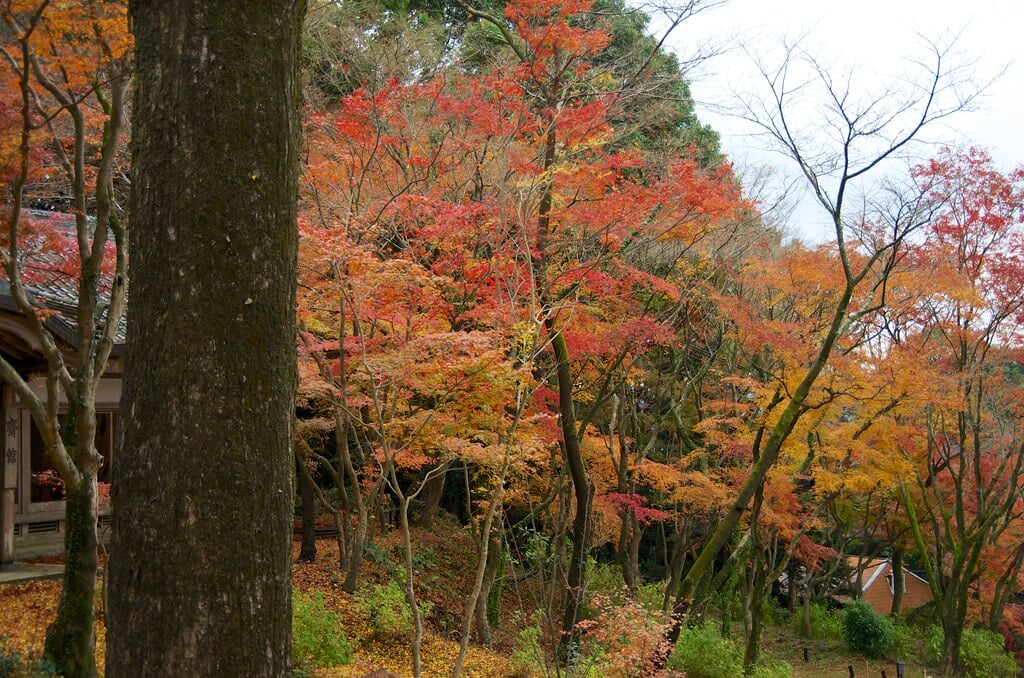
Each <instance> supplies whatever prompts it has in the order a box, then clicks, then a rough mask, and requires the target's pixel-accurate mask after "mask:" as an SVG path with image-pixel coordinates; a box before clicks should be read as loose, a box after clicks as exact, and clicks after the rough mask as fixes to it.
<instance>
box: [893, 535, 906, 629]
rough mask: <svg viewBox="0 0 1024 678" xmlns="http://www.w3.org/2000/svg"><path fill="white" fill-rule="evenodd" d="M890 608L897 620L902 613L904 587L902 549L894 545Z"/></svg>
mask: <svg viewBox="0 0 1024 678" xmlns="http://www.w3.org/2000/svg"><path fill="white" fill-rule="evenodd" d="M891 564H892V609H891V610H890V614H891V615H892V618H893V619H895V620H897V621H898V620H899V618H900V615H901V614H902V613H903V591H904V589H905V588H906V587H905V582H904V579H903V549H901V548H899V547H898V546H894V547H893V549H892V560H891Z"/></svg>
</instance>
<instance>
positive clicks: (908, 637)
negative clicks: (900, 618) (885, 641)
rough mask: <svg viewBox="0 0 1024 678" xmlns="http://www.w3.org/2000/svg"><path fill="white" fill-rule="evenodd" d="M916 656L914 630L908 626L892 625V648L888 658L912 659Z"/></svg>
mask: <svg viewBox="0 0 1024 678" xmlns="http://www.w3.org/2000/svg"><path fill="white" fill-rule="evenodd" d="M913 655H914V630H913V629H911V628H910V627H909V626H907V625H906V624H893V625H892V647H890V648H889V653H888V656H889V657H891V658H892V659H910V658H911V657H912V656H913Z"/></svg>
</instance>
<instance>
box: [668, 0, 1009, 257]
mask: <svg viewBox="0 0 1024 678" xmlns="http://www.w3.org/2000/svg"><path fill="white" fill-rule="evenodd" d="M956 33H960V37H959V38H958V40H957V43H956V50H957V52H958V55H959V56H958V58H959V59H961V60H970V61H974V62H976V64H975V66H974V70H975V72H976V74H977V76H976V79H977V81H978V82H979V83H980V82H985V81H987V80H991V79H992V77H993V76H995V75H996V74H997V73H999V72H1000V71H1002V70H1003V69H1004V68H1005V73H1004V74H1003V75H1002V77H1001V78H999V79H998V80H997V81H995V82H994V83H993V84H992V85H991V86H990V87H989V88H988V90H987V93H986V95H985V96H984V98H983V99H982V100H981V101H980V102H979V104H978V106H977V108H978V110H976V111H975V112H971V113H963V114H960V115H958V116H957V117H955V118H954V119H952V120H951V121H950V122H949V124H948V126H946V127H944V128H942V129H938V130H933V133H932V137H933V138H936V140H939V141H942V142H948V143H950V144H953V145H963V146H966V145H975V146H980V147H983V148H985V149H986V150H988V152H989V153H990V154H991V155H992V156H993V158H994V159H995V161H996V163H997V164H998V165H999V167H1000V168H1001V169H1003V170H1005V171H1008V170H1010V169H1012V168H1014V167H1017V166H1019V165H1024V0H973V2H972V1H971V0H858V1H857V2H839V1H837V0H730V2H728V3H727V4H726V5H724V6H723V7H720V8H717V9H713V10H710V11H708V12H706V13H703V14H699V15H697V16H696V17H693V18H691V19H690V20H689V21H687V22H686V23H685V24H684V25H683V26H682V27H680V28H679V29H677V31H676V33H674V34H673V36H672V38H671V39H670V44H671V45H672V46H673V47H674V48H675V49H676V51H677V52H679V54H680V55H681V56H682V57H684V58H685V56H686V55H687V54H689V53H692V52H693V50H694V47H693V45H695V44H696V43H699V42H704V43H710V44H724V43H726V42H730V41H731V42H732V43H733V44H735V45H738V46H742V47H745V48H746V49H747V50H752V51H754V52H756V53H759V54H763V55H767V57H766V58H767V60H768V61H769V63H771V56H772V52H773V50H778V48H779V45H780V44H781V42H782V41H783V40H784V39H786V40H789V41H793V40H795V39H796V38H798V37H800V36H801V35H804V36H806V37H805V39H804V41H803V43H802V44H805V45H806V46H807V47H808V48H809V49H810V50H812V51H813V52H814V53H815V54H817V55H820V56H821V57H822V58H823V59H825V60H826V61H829V62H835V63H836V64H837V65H842V66H844V67H845V68H847V69H852V70H853V71H854V73H855V75H856V77H857V79H858V81H859V82H860V83H863V84H864V85H865V86H867V85H869V84H871V81H872V79H873V78H876V77H878V78H881V77H883V76H884V74H898V73H900V72H905V71H906V64H905V62H903V61H901V59H905V58H907V57H911V58H912V57H921V58H926V57H927V56H928V53H927V50H928V47H927V45H926V44H925V43H924V42H923V40H922V38H921V37H920V36H924V37H925V38H927V39H929V40H932V41H935V42H938V43H943V42H948V40H949V38H950V36H951V35H954V34H956ZM918 34H920V36H919V35H918ZM775 54H776V56H777V52H776V53H775ZM776 62H777V59H776ZM755 73H756V71H755V70H754V66H753V64H752V62H751V59H750V57H749V56H747V55H746V54H744V52H743V50H742V49H735V50H733V51H732V52H731V53H729V54H726V55H723V56H718V57H715V58H714V59H712V60H710V61H709V62H706V63H705V64H704V65H702V66H701V67H700V68H699V69H698V70H697V71H696V72H694V73H693V74H691V79H692V81H693V84H692V90H693V95H694V97H695V99H696V100H697V101H698V106H699V108H698V113H699V115H700V117H701V119H702V120H704V121H705V122H708V123H710V124H711V125H712V126H714V127H715V128H716V129H717V130H718V131H719V132H720V133H721V135H722V145H723V147H724V150H725V151H726V153H727V154H728V155H729V156H730V157H731V158H733V159H734V161H735V162H736V163H737V164H738V165H740V166H741V167H742V165H744V164H751V165H759V164H775V165H781V166H785V165H786V163H785V160H784V159H783V158H782V157H781V156H779V155H771V154H765V153H761V152H758V151H757V150H756V147H757V146H758V145H761V146H763V145H764V144H763V142H759V141H758V140H756V139H752V138H751V137H750V136H749V132H750V131H751V130H750V128H749V127H747V126H745V125H744V124H743V122H742V121H740V120H737V119H735V118H730V117H727V116H723V115H721V114H720V113H718V112H716V111H715V110H714V107H713V106H708V105H707V104H712V105H724V106H729V105H730V102H731V100H732V97H733V94H732V93H733V92H734V91H741V92H750V91H751V90H752V89H754V88H756V87H757V86H758V82H757V79H756V77H755ZM876 74H878V75H877V76H876ZM921 150H922V152H924V150H925V149H921ZM814 216H815V215H813V214H812V210H811V208H809V206H807V205H803V206H802V207H801V208H800V209H799V210H798V212H797V214H796V215H795V219H796V220H797V221H800V222H801V224H799V225H798V230H799V232H801V233H803V234H804V235H805V236H807V237H808V238H809V239H819V238H820V237H824V233H821V234H820V235H818V236H816V235H815V229H816V227H815V226H814V225H812V224H809V223H807V222H808V221H810V220H811V219H813V217H814Z"/></svg>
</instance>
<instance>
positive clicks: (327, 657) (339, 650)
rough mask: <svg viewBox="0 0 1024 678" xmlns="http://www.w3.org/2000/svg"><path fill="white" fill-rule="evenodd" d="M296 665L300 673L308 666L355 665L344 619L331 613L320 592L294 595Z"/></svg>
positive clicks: (293, 622) (293, 636)
mask: <svg viewBox="0 0 1024 678" xmlns="http://www.w3.org/2000/svg"><path fill="white" fill-rule="evenodd" d="M292 661H293V662H294V663H295V665H296V666H297V667H300V670H301V667H303V666H304V665H306V664H307V663H311V664H313V665H315V666H324V667H326V666H338V665H339V664H348V663H349V662H350V661H352V644H351V643H350V642H349V641H348V639H347V638H346V637H345V630H344V629H343V628H342V626H341V616H340V615H339V614H338V613H337V612H334V611H333V610H329V609H327V604H326V601H325V600H324V594H322V593H320V592H319V591H311V592H310V593H302V592H300V591H295V592H294V593H293V594H292Z"/></svg>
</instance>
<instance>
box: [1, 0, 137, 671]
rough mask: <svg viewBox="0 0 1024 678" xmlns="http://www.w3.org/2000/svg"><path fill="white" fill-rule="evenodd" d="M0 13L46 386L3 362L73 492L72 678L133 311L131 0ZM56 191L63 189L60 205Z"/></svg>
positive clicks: (9, 163)
mask: <svg viewBox="0 0 1024 678" xmlns="http://www.w3.org/2000/svg"><path fill="white" fill-rule="evenodd" d="M0 17H2V19H3V21H4V24H5V29H4V36H5V39H4V43H3V48H2V55H3V63H2V66H0V78H2V81H3V92H4V94H3V102H2V104H0V109H2V110H3V111H4V113H3V118H2V123H3V125H4V127H3V130H2V131H0V135H2V139H3V141H0V148H2V151H3V156H2V158H0V164H2V169H0V173H2V181H3V188H4V206H3V208H2V209H0V212H2V216H3V221H4V230H3V236H2V240H3V246H2V248H0V261H2V262H3V275H4V278H5V285H6V287H7V288H8V290H9V294H10V296H11V298H12V299H13V300H14V303H15V305H16V307H17V311H18V313H20V314H21V316H22V317H23V318H24V319H25V322H26V324H27V326H28V328H29V330H30V332H31V334H32V336H33V337H34V340H35V341H36V342H37V343H38V345H39V347H40V348H39V352H40V353H41V355H40V356H39V357H40V360H41V363H42V365H44V366H45V369H44V372H45V376H44V377H43V378H42V380H41V381H42V388H36V387H35V385H34V384H33V383H31V382H30V381H29V380H28V378H27V377H26V376H25V374H24V372H21V371H19V370H18V369H17V366H16V365H15V364H13V363H12V361H11V360H9V359H7V358H2V357H0V378H2V379H3V381H4V382H5V384H7V385H8V386H10V387H11V388H12V389H13V390H14V391H15V392H16V393H17V395H18V398H19V399H20V401H21V402H22V403H23V405H24V406H25V407H26V408H27V409H28V411H29V412H30V414H31V416H32V420H33V422H34V423H35V426H36V427H37V428H38V430H39V432H40V434H41V437H42V440H43V441H44V445H45V448H46V453H47V455H48V456H49V459H50V460H51V462H52V463H53V466H54V467H55V468H56V469H57V472H58V473H59V475H60V479H61V481H62V482H63V485H64V489H65V505H66V518H65V520H66V523H65V553H66V562H65V569H64V580H63V590H62V595H61V604H60V608H59V610H58V612H57V619H56V621H55V622H54V623H53V624H52V625H51V626H50V628H49V630H48V631H47V638H46V653H47V655H48V656H49V657H50V658H51V659H52V660H53V661H54V663H55V665H56V666H57V668H58V669H59V670H60V672H61V673H62V674H63V675H68V676H94V675H96V665H95V660H94V656H93V651H94V647H95V643H96V638H95V631H94V611H93V609H94V598H95V596H94V594H95V587H96V570H97V519H98V514H97V501H98V498H99V491H98V487H97V472H98V470H99V469H100V467H101V465H102V464H103V457H102V456H101V455H100V454H99V453H98V452H97V451H96V446H95V436H96V409H95V406H96V389H97V386H98V385H99V381H100V378H101V377H102V376H103V374H104V372H105V371H106V369H107V361H108V358H109V357H110V354H111V350H112V348H113V346H114V343H115V340H116V336H117V332H118V327H119V325H120V323H121V318H122V314H123V311H124V307H125V288H126V274H127V262H128V254H127V244H126V230H125V224H124V222H123V219H122V214H121V207H120V205H119V203H118V201H117V196H116V193H115V184H116V183H117V178H118V173H119V172H120V171H122V169H123V167H122V166H121V162H120V157H119V153H120V149H121V146H122V142H123V136H124V135H125V132H126V122H125V110H124V106H125V92H126V90H127V87H128V63H127V60H128V53H129V50H130V48H131V39H130V37H129V35H128V33H127V26H126V20H125V7H124V5H123V4H122V3H116V2H115V3H101V2H67V3H65V2H45V1H44V2H15V3H6V4H5V5H4V7H3V8H2V9H0ZM53 193H57V194H59V195H62V196H64V197H63V198H62V199H59V200H58V201H57V202H56V203H54V202H52V198H51V195H52V194H53ZM33 207H42V208H44V209H46V210H57V211H59V212H61V213H62V214H60V215H56V214H55V215H46V214H44V213H40V212H38V211H33V209H32V208H33ZM39 285H43V286H45V285H56V286H58V287H62V288H64V289H67V290H71V291H73V296H74V297H75V301H76V305H77V307H76V309H75V311H74V318H73V320H74V325H75V327H74V341H73V345H72V346H70V347H69V348H71V349H73V350H72V351H71V352H66V351H65V348H66V347H65V346H64V344H63V343H62V340H61V339H59V338H58V337H57V336H56V335H55V333H54V332H53V329H52V326H51V325H50V323H49V322H48V319H49V317H50V316H51V315H52V314H53V312H54V311H53V309H50V308H48V307H47V306H46V303H45V301H44V300H45V296H46V295H45V293H42V292H41V289H40V288H39V287H37V286H39ZM9 508H10V507H6V508H5V511H6V510H9Z"/></svg>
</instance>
